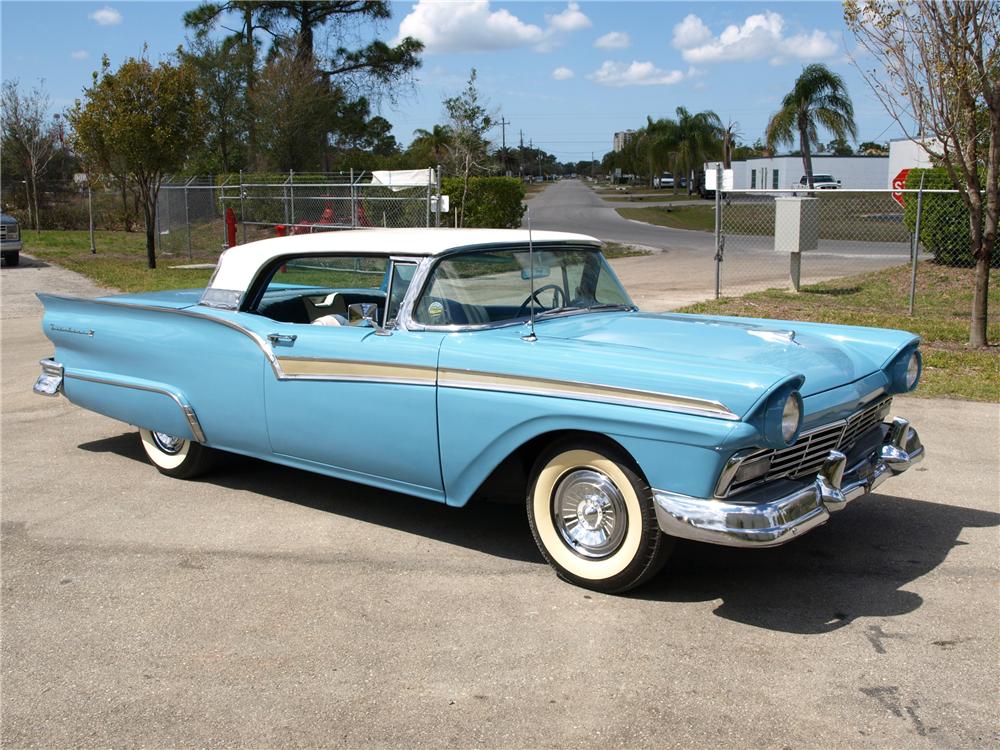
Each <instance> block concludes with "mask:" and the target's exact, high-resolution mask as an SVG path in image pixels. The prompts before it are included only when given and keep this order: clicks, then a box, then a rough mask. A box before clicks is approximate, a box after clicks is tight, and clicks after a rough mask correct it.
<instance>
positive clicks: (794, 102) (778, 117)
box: [765, 63, 857, 189]
mask: <svg viewBox="0 0 1000 750" xmlns="http://www.w3.org/2000/svg"><path fill="white" fill-rule="evenodd" d="M817 125H821V126H823V127H824V128H826V129H827V130H829V131H830V132H831V133H833V135H834V136H836V137H837V138H841V139H845V140H846V138H847V136H850V137H851V138H852V139H856V138H857V127H856V126H855V124H854V105H853V104H851V98H850V97H849V96H848V95H847V87H846V86H845V85H844V79H843V78H841V77H840V76H839V75H837V74H836V73H834V72H833V71H831V70H830V69H829V68H828V67H826V66H825V65H822V64H820V63H813V64H812V65H807V66H806V67H805V69H804V70H803V71H802V75H800V76H799V77H798V78H797V79H795V85H794V86H793V87H792V90H791V91H789V92H788V94H786V95H785V98H784V99H783V100H782V101H781V109H779V110H778V111H777V112H775V113H774V115H772V116H771V121H770V122H769V123H768V124H767V132H766V136H765V137H766V139H767V145H768V148H770V149H772V150H773V148H774V147H775V146H776V145H778V144H782V143H787V144H792V143H794V142H795V136H796V134H798V137H799V148H800V149H801V151H802V168H803V169H804V170H805V174H806V180H807V182H808V184H809V188H810V189H811V188H812V186H813V170H812V154H811V151H810V149H811V147H812V146H815V145H817V144H818V143H819V138H818V137H817V133H816V130H817Z"/></svg>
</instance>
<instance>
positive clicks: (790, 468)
mask: <svg viewBox="0 0 1000 750" xmlns="http://www.w3.org/2000/svg"><path fill="white" fill-rule="evenodd" d="M891 402H892V399H891V398H885V399H882V400H881V401H878V402H876V403H873V404H871V405H870V406H867V407H865V408H864V409H862V410H861V411H858V412H855V413H854V414H852V415H851V416H850V417H848V418H847V419H841V420H839V421H837V422H831V423H830V424H825V425H822V426H820V427H816V428H814V429H812V430H809V431H808V432H803V433H802V434H801V435H799V439H798V440H796V441H795V444H794V445H790V446H789V447H787V448H782V449H781V450H771V449H764V450H760V451H758V452H756V453H753V454H751V455H750V456H747V458H746V459H745V461H752V460H753V459H755V458H760V457H761V456H764V455H767V454H771V468H770V469H769V470H768V472H767V473H766V474H764V475H763V476H761V477H757V478H755V479H750V480H748V481H746V482H743V483H740V484H736V483H734V484H733V485H731V486H730V488H729V493H728V494H729V495H732V494H734V493H736V492H740V491H742V490H745V489H747V488H749V487H753V486H756V485H758V484H763V483H764V482H771V481H774V480H775V479H785V478H791V479H798V478H800V477H803V476H808V475H810V474H815V473H816V472H817V471H818V470H819V467H820V466H822V465H823V461H824V460H826V457H827V455H829V453H830V451H832V450H836V451H840V452H841V453H847V452H849V451H850V450H851V448H853V447H854V444H855V443H856V442H857V439H858V438H859V437H861V436H862V435H864V434H865V433H866V432H868V430H870V429H871V428H872V427H874V426H875V425H877V424H878V423H879V422H880V421H881V417H880V414H881V413H882V410H883V409H887V408H888V404H889V403H891Z"/></svg>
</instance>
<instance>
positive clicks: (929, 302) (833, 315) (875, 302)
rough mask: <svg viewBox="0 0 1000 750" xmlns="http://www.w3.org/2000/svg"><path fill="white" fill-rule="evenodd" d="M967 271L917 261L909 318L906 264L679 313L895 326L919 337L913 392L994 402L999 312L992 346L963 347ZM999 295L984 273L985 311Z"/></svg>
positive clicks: (999, 366)
mask: <svg viewBox="0 0 1000 750" xmlns="http://www.w3.org/2000/svg"><path fill="white" fill-rule="evenodd" d="M972 279H973V275H972V270H971V269H964V268H948V267H945V266H937V265H935V264H933V263H921V264H920V267H919V269H918V273H917V296H916V304H915V309H914V315H913V317H910V316H909V315H907V314H906V312H905V311H906V309H907V302H908V299H909V286H910V269H909V267H906V266H901V267H898V268H890V269H886V270H885V271H879V272H876V273H871V274H866V275H865V276H855V277H850V278H844V279H837V280H835V281H827V282H824V283H822V284H814V285H811V286H805V287H802V291H801V292H799V293H798V294H796V293H794V292H788V291H783V290H778V289H769V290H767V291H764V292H756V293H753V294H747V295H745V296H743V297H726V298H723V299H719V300H713V301H711V302H703V303H699V304H697V305H692V306H690V307H688V308H685V309H684V310H683V312H698V313H710V314H715V315H739V316H749V317H755V318H780V319H785V320H811V321H818V322H822V323H843V324H848V325H861V326H878V327H881V328H900V329H903V330H907V331H913V332H914V333H916V334H918V335H920V336H921V338H922V339H923V345H922V347H921V349H922V351H923V355H924V372H923V376H922V378H921V384H920V387H919V388H918V389H917V390H916V393H915V395H917V396H926V397H939V396H948V397H954V398H967V399H972V400H976V401H1000V314H997V312H992V314H991V315H990V320H989V327H988V334H989V339H990V341H991V342H993V345H992V346H990V347H988V348H986V349H969V348H968V346H967V345H966V342H967V341H968V338H969V315H970V310H971V307H972ZM997 299H1000V273H996V272H994V273H993V274H991V280H990V301H991V302H992V303H993V306H991V310H995V309H996V308H995V305H996V304H997V303H996V302H995V300H997Z"/></svg>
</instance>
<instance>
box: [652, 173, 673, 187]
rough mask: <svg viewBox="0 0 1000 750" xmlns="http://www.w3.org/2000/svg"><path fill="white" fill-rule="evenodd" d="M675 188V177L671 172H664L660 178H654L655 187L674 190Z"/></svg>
mask: <svg viewBox="0 0 1000 750" xmlns="http://www.w3.org/2000/svg"><path fill="white" fill-rule="evenodd" d="M673 186H674V176H673V175H672V174H671V173H670V172H664V173H662V174H661V175H660V176H659V177H654V178H653V187H655V188H672V187H673Z"/></svg>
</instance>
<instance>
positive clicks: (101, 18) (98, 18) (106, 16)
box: [87, 5, 122, 26]
mask: <svg viewBox="0 0 1000 750" xmlns="http://www.w3.org/2000/svg"><path fill="white" fill-rule="evenodd" d="M87 18H89V19H90V20H91V21H94V22H96V23H97V25H98V26H117V25H118V24H120V23H121V22H122V14H121V13H119V12H118V11H117V10H115V9H114V8H112V7H110V6H107V5H105V6H104V7H103V8H101V9H100V10H95V11H94V12H93V13H91V14H90V15H89V16H87Z"/></svg>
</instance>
